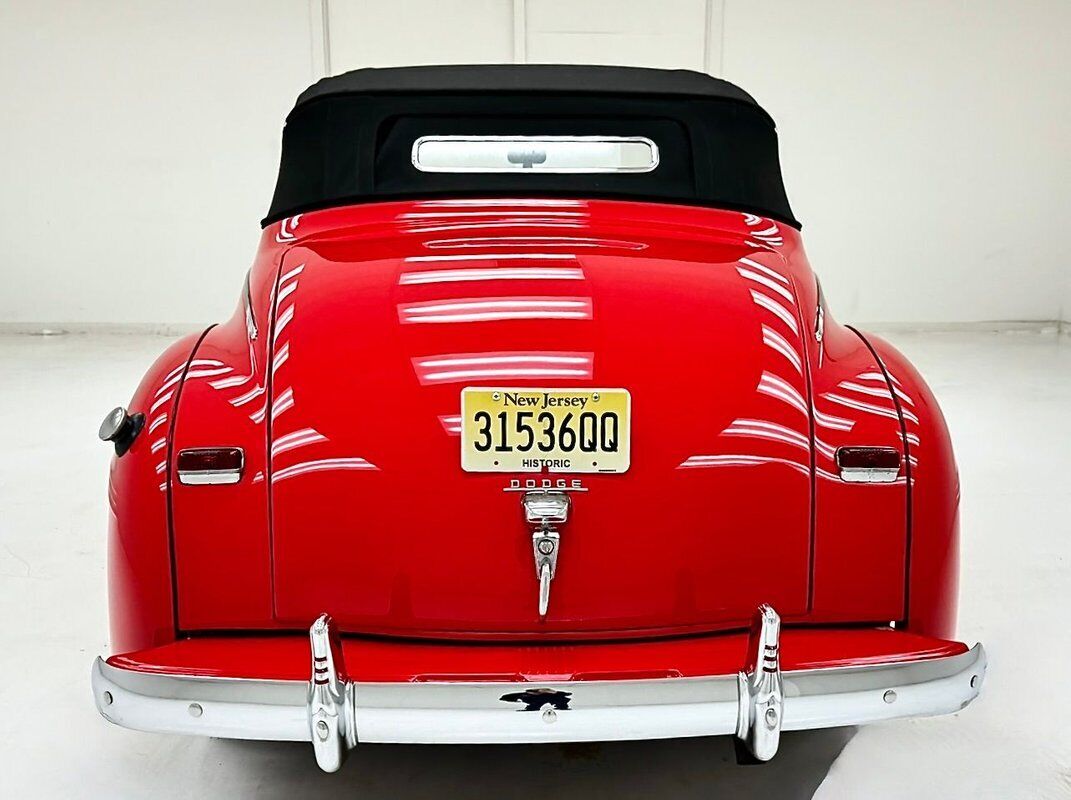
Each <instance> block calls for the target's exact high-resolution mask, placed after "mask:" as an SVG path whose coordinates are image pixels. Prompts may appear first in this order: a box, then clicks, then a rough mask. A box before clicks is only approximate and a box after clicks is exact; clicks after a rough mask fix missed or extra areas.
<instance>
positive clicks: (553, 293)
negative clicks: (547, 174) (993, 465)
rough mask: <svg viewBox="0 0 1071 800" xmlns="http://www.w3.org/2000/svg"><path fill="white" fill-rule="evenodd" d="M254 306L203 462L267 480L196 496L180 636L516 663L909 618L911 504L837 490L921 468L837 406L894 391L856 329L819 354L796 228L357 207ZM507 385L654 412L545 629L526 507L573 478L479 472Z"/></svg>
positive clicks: (569, 541)
mask: <svg viewBox="0 0 1071 800" xmlns="http://www.w3.org/2000/svg"><path fill="white" fill-rule="evenodd" d="M251 287H252V288H251V296H252V300H253V310H254V312H255V317H256V319H257V320H258V323H259V333H258V336H257V337H256V338H255V339H250V338H249V332H248V330H247V326H246V324H245V320H244V314H243V313H242V312H243V309H241V308H240V309H239V313H237V314H236V315H235V318H234V319H232V320H231V321H230V322H228V323H226V324H225V325H221V326H219V327H218V328H216V329H213V331H211V332H210V333H209V335H208V336H207V337H206V338H205V341H204V343H203V344H202V352H200V353H199V354H198V355H199V357H201V358H202V359H203V360H205V361H206V362H208V361H212V362H213V365H212V367H213V369H220V370H223V372H221V373H218V374H216V375H212V376H208V377H206V378H205V379H203V380H195V381H191V382H190V384H189V385H188V386H187V387H186V389H185V391H184V394H183V400H182V403H183V409H182V420H183V422H182V423H181V424H180V425H179V428H178V431H177V433H176V442H177V443H178V444H179V446H180V447H199V446H213V445H228V446H242V447H243V448H245V449H246V451H247V455H248V459H247V472H246V476H245V478H244V479H243V481H242V482H241V483H240V484H238V485H235V486H211V487H198V486H182V485H180V484H179V483H178V481H177V480H174V479H173V480H172V483H173V488H174V508H173V513H174V519H175V530H174V534H175V552H176V562H177V570H178V575H179V586H178V592H177V595H178V596H177V607H178V609H179V626H180V628H181V629H183V630H191V631H192V630H225V629H243V628H244V629H254V628H282V629H299V628H303V627H305V626H307V624H308V621H309V620H310V619H312V618H314V617H315V616H316V615H317V614H318V613H320V612H321V611H323V610H324V609H330V611H331V613H332V614H333V616H334V617H335V619H336V621H337V622H338V624H339V625H340V627H341V629H342V630H343V631H347V632H352V633H378V634H401V635H407V636H421V637H442V638H472V637H476V638H503V639H510V638H514V639H517V638H520V639H530V638H532V637H536V638H621V637H635V636H651V635H661V634H679V633H689V632H702V631H715V630H724V629H731V628H739V627H743V626H744V625H746V621H747V618H748V617H749V615H750V613H751V610H752V609H753V608H754V607H755V606H756V605H757V604H759V603H762V602H769V603H771V604H774V605H775V606H776V607H777V608H778V609H779V611H780V612H781V613H782V614H783V615H784V617H785V618H786V619H787V620H791V621H809V620H814V621H827V622H828V621H856V622H882V621H888V620H896V619H901V618H902V617H903V614H904V557H905V556H904V551H905V548H906V512H907V503H906V498H905V490H906V487H905V484H906V481H905V480H903V479H901V480H900V481H899V482H898V483H897V484H896V485H890V486H866V485H849V484H843V483H842V482H840V481H839V480H838V479H837V476H836V475H835V467H834V466H833V463H832V453H833V451H834V450H835V448H836V447H837V446H840V445H841V444H852V443H871V444H892V445H898V444H899V442H900V432H899V423H898V420H897V419H896V417H895V411H894V412H893V413H892V416H888V415H883V414H880V413H872V412H870V411H868V410H867V409H866V407H860V406H859V405H858V404H855V403H849V404H848V405H843V404H841V405H837V404H836V403H832V404H831V402H830V401H829V400H828V399H826V398H824V397H822V396H821V395H822V394H824V393H827V392H828V391H832V390H834V389H835V390H836V391H837V392H839V393H840V394H841V395H844V394H845V393H847V394H848V395H851V394H852V392H853V391H856V393H857V394H858V389H859V382H858V381H855V384H854V387H855V388H853V383H852V379H854V378H856V377H857V376H858V375H860V374H863V375H866V374H867V373H868V372H869V373H871V377H873V373H874V372H875V371H876V370H877V369H878V366H877V364H876V362H875V360H874V358H873V357H872V356H871V355H870V352H869V350H867V349H866V347H865V346H864V345H863V343H862V342H861V340H860V339H859V338H858V337H857V336H856V334H855V333H854V332H852V331H849V330H847V329H845V328H841V327H840V326H836V325H835V323H833V322H832V320H828V321H827V327H828V334H827V338H826V349H825V350H822V349H820V348H819V347H818V343H817V342H816V341H815V339H814V317H813V315H814V311H813V309H814V307H815V305H814V304H815V303H816V293H815V288H814V277H813V274H812V273H811V271H810V268H809V265H808V264H807V262H806V258H805V256H804V255H803V252H802V249H801V247H800V244H799V240H798V234H797V233H796V232H795V231H794V230H793V229H791V228H788V227H787V226H784V225H778V224H776V223H774V222H772V221H770V220H767V219H762V218H759V217H755V216H752V215H745V214H739V213H736V212H725V211H716V210H710V209H697V208H687V207H674V206H664V205H662V206H659V205H645V204H639V203H622V202H600V201H591V202H586V201H551V200H531V201H525V200H495V201H457V202H449V201H436V202H412V203H395V204H379V205H370V206H358V207H351V208H342V209H333V210H328V211H323V212H318V213H316V214H307V215H303V216H302V217H300V218H289V219H287V220H284V221H283V222H282V223H279V224H278V225H273V226H270V227H269V228H268V229H267V230H266V231H265V237H264V239H263V241H262V247H261V251H260V254H259V256H258V259H257V262H256V264H255V265H254V269H253V272H252V276H251ZM214 362H219V363H218V364H215V363H214ZM246 378H248V380H246ZM812 381H814V382H816V383H815V385H817V386H819V387H820V388H819V397H817V398H814V397H812V392H811V388H810V387H811V382H812ZM844 381H848V388H844V386H841V387H840V388H839V389H838V388H837V385H838V384H841V383H843V382H844ZM865 383H866V381H865V379H864V381H863V384H864V385H863V386H862V388H863V390H866V391H880V389H881V387H880V384H877V383H874V382H873V381H871V383H872V384H873V386H872V387H871V389H869V390H868V389H867V387H866V385H865ZM503 385H510V386H519V387H541V388H566V389H569V388H585V387H600V386H601V387H616V388H625V389H628V390H629V391H630V393H631V395H632V463H631V466H630V468H629V470H628V471H627V472H625V473H623V474H619V475H598V474H595V475H588V476H583V478H582V485H583V487H584V488H585V489H587V491H586V492H584V493H581V494H577V495H575V496H574V509H573V516H572V518H571V520H570V521H569V523H568V524H567V525H566V526H565V528H564V529H563V532H562V546H561V560H560V564H559V573H558V575H557V577H556V578H555V582H554V594H553V602H552V603H551V607H550V611H549V613H548V615H547V616H546V617H545V618H544V619H540V617H539V615H538V613H537V605H536V586H537V583H536V580H535V576H534V569H533V561H532V552H531V541H530V528H529V527H528V526H527V525H526V524H525V522H524V520H523V516H522V514H521V511H520V508H519V500H518V497H517V495H516V494H515V493H509V492H504V491H503V489H504V488H506V487H507V486H508V485H509V483H510V481H511V480H512V479H525V478H532V477H543V478H548V479H557V478H562V477H565V478H572V477H575V476H570V475H568V474H565V475H562V474H547V475H543V476H533V475H531V474H528V475H524V474H521V475H517V474H509V473H503V474H495V473H485V474H474V473H465V472H464V471H462V469H461V464H460V440H459V438H458V427H459V414H460V394H461V390H462V389H463V388H464V387H466V386H503ZM866 399H867V400H868V401H875V398H874V397H872V396H867V397H866ZM815 409H817V410H818V412H819V413H818V415H817V418H816V416H815ZM816 420H817V421H816ZM830 420H832V422H830ZM816 424H817V427H818V432H819V434H820V435H819V440H820V444H819V445H818V447H817V448H816V447H815V445H814V441H815V440H814V433H813V432H814V431H815V429H816ZM830 424H832V425H833V427H832V428H829V425H830ZM823 426H825V429H823ZM864 519H865V520H866V522H865V526H861V524H860V523H861V520H864ZM815 576H822V580H821V582H819V581H817V580H815Z"/></svg>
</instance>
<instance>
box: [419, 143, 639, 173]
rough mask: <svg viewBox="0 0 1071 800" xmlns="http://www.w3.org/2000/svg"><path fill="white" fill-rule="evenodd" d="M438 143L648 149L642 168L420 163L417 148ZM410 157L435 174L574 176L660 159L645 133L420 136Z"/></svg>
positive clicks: (624, 170) (634, 170)
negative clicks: (635, 146)
mask: <svg viewBox="0 0 1071 800" xmlns="http://www.w3.org/2000/svg"><path fill="white" fill-rule="evenodd" d="M433 142H435V143H438V142H472V143H476V144H489V143H500V142H517V143H518V145H519V146H525V145H527V146H533V145H536V144H537V143H551V144H560V143H589V142H596V143H602V144H644V145H647V147H649V148H650V153H651V157H650V162H649V163H648V164H646V165H644V166H641V167H625V166H617V167H614V166H602V167H554V168H545V169H544V168H538V169H534V168H533V169H525V168H524V167H523V166H521V167H517V166H509V167H489V166H487V167H485V166H475V167H466V166H452V167H443V166H430V165H428V164H424V163H421V160H420V149H421V147H422V146H423V145H425V144H427V143H433ZM410 160H411V162H412V164H413V167H414V168H415V169H416V170H417V171H419V172H437V173H469V174H473V173H475V174H495V173H510V174H518V175H524V174H532V175H563V174H569V175H577V174H602V173H607V174H614V173H632V174H641V173H646V172H653V171H654V170H655V169H657V168H658V164H659V161H660V154H659V150H658V145H657V144H655V142H654V141H653V140H652V139H649V138H648V137H646V136H476V135H471V136H446V135H429V136H421V137H419V138H418V139H416V141H414V142H413V148H412V151H411V152H410Z"/></svg>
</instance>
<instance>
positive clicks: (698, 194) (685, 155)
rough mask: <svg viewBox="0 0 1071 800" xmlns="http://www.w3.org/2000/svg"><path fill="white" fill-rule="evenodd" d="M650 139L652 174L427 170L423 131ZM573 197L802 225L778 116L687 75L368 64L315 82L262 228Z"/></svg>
mask: <svg viewBox="0 0 1071 800" xmlns="http://www.w3.org/2000/svg"><path fill="white" fill-rule="evenodd" d="M433 135H443V136H469V135H471V136H513V135H518V136H533V137H539V136H642V137H646V138H649V139H651V140H652V141H654V142H655V143H656V144H657V146H658V148H659V153H660V160H659V164H658V167H657V168H656V169H655V170H653V171H651V172H646V173H631V174H630V173H612V174H607V173H594V174H553V173H549V172H547V173H541V174H533V173H526V174H518V173H516V172H507V173H487V174H485V173H444V172H438V173H429V172H421V171H419V170H417V169H416V168H415V167H414V166H413V163H412V159H411V150H412V146H413V143H414V141H416V139H418V138H420V137H421V136H433ZM479 196H483V197H490V196H498V197H509V196H513V197H539V196H546V197H577V198H591V199H595V198H610V199H620V200H643V201H649V202H664V203H679V204H684V205H697V206H711V207H716V208H728V209H736V210H740V211H749V212H754V213H757V214H762V215H764V216H769V217H772V218H774V219H778V220H781V221H783V222H786V223H788V224H790V225H794V226H796V227H798V226H799V223H798V222H797V221H796V219H795V217H793V215H792V209H791V208H790V207H789V203H788V197H787V196H786V194H785V189H784V184H783V183H782V180H781V167H780V163H779V160H778V153H777V133H776V130H775V127H774V122H773V120H772V119H771V118H770V116H769V115H768V114H767V113H766V112H765V111H764V110H763V109H762V108H761V107H759V105H758V104H757V103H756V102H755V100H754V98H752V97H751V95H749V94H748V93H747V92H745V91H744V90H743V89H740V88H739V87H737V86H734V85H733V84H731V83H728V82H727V81H723V80H718V79H717V78H712V77H710V76H709V75H704V74H701V73H698V72H691V71H688V70H659V69H641V68H636V67H601V66H566V65H539V64H513V65H485V66H436V67H399V68H392V69H359V70H354V71H353V72H347V73H345V74H343V75H337V76H334V77H330V78H324V79H323V80H321V81H319V82H317V83H316V84H314V85H313V86H311V87H310V88H308V89H306V90H305V91H304V92H303V93H302V94H301V96H300V97H299V98H298V101H297V104H296V105H295V107H294V109H293V110H292V111H291V112H290V114H289V116H288V117H287V122H286V127H285V129H284V131H283V149H282V159H281V162H280V166H279V177H278V181H277V183H276V186H275V196H274V198H273V199H272V204H271V208H270V209H269V211H268V214H267V216H266V217H265V219H264V220H263V223H262V224H264V225H267V224H268V223H271V222H275V221H278V220H280V219H282V218H283V217H287V216H292V215H294V214H297V213H301V212H303V211H312V210H315V209H319V208H327V207H331V206H339V205H348V204H354V203H364V202H378V201H387V200H401V199H417V198H432V197H479Z"/></svg>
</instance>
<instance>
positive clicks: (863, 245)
mask: <svg viewBox="0 0 1071 800" xmlns="http://www.w3.org/2000/svg"><path fill="white" fill-rule="evenodd" d="M1069 26H1071V3H1067V2H1066V0H1033V1H1032V2H1015V1H1014V0H977V1H976V2H972V3H959V2H952V0H944V1H943V2H933V1H932V0H931V2H923V0H912V1H911V2H899V3H888V2H884V1H883V0H851V1H849V0H841V1H840V2H834V0H808V2H806V3H800V2H794V0H765V2H756V1H755V0H660V2H652V1H651V0H389V2H388V0H383V1H382V2H379V1H377V0H270V1H269V2H265V1H264V0H261V2H256V0H227V1H226V2H208V1H207V0H202V2H194V3H189V2H187V3H174V2H166V1H165V0H141V2H137V1H136V0H124V1H123V2H119V1H117V0H110V1H109V2H101V3H84V2H81V3H80V2H59V1H58V0H51V2H39V3H29V2H27V3H19V4H17V5H16V4H14V3H11V2H9V3H6V4H3V5H2V6H0V75H2V77H3V82H2V83H0V102H2V103H3V107H4V108H5V109H8V110H9V113H8V118H7V120H6V123H7V124H5V125H3V126H0V141H2V143H3V145H4V146H3V147H2V148H0V170H2V186H3V189H2V192H0V235H2V236H3V238H4V240H5V242H6V243H7V245H8V248H7V253H6V256H7V257H6V259H5V262H6V265H7V266H6V267H5V268H4V277H5V280H4V285H5V287H6V288H7V290H8V291H6V292H4V293H0V322H8V323H38V322H40V323H55V322H62V323H70V324H73V325H74V326H77V325H78V324H80V323H89V322H104V323H108V322H114V323H156V324H159V323H176V324H184V323H195V322H203V321H209V320H213V319H218V318H221V317H223V316H225V315H226V314H227V313H229V311H230V310H231V308H232V307H233V304H234V302H235V299H236V297H237V295H238V290H239V288H240V284H241V278H242V275H243V273H244V271H245V269H246V268H247V266H248V264H249V262H250V259H251V257H252V251H253V247H254V245H255V242H256V238H257V234H258V226H257V222H256V221H257V220H258V219H259V218H260V216H261V215H262V214H263V211H264V209H265V208H266V206H267V203H268V200H269V198H270V195H271V190H272V187H273V185H274V179H275V168H276V164H277V160H278V147H279V137H280V131H281V126H282V121H283V118H284V117H285V115H286V112H287V111H288V110H289V108H290V105H291V103H292V101H293V99H294V97H295V96H296V95H297V93H298V92H299V91H300V90H301V89H302V88H303V87H304V86H305V85H306V84H308V83H309V82H311V81H312V80H313V79H315V78H316V77H318V75H319V74H320V73H321V71H322V70H324V69H325V68H327V69H330V71H332V72H341V71H344V70H346V69H350V68H354V67H358V66H389V65H399V64H409V63H451V62H453V63H459V62H469V63H477V62H503V61H517V62H523V61H529V62H555V61H558V62H564V61H572V62H593V63H623V64H639V65H650V66H661V67H686V68H691V69H706V70H707V71H709V72H711V73H713V74H719V75H722V76H724V77H726V78H728V79H730V80H733V81H735V82H737V83H739V84H741V85H742V86H743V87H744V88H746V89H747V90H748V91H750V92H752V93H753V94H754V95H755V96H756V97H757V98H758V99H759V101H760V102H761V103H762V104H763V105H764V106H765V107H766V108H767V109H768V110H769V111H770V112H771V113H772V114H773V115H774V117H775V118H776V119H777V121H778V124H779V129H780V133H781V147H782V154H783V168H784V172H785V177H786V182H787V184H788V189H789V194H790V197H791V199H792V201H793V206H794V208H795V210H796V213H797V215H798V216H799V217H800V218H801V219H802V220H803V221H804V223H805V240H806V243H807V247H808V251H809V253H810V255H811V259H812V262H813V263H814V265H815V267H816V269H817V270H818V272H819V273H820V274H821V276H822V278H823V282H824V284H825V286H826V289H827V291H828V293H829V295H830V298H831V301H832V302H833V304H834V307H835V311H836V313H837V316H838V317H839V318H840V319H842V320H845V321H849V320H854V321H860V322H924V323H934V322H936V323H941V322H959V321H963V322H970V321H986V320H1050V319H1055V318H1058V317H1059V316H1060V314H1061V311H1062V313H1063V314H1064V318H1065V319H1066V318H1068V315H1071V278H1069V277H1068V274H1069V270H1068V268H1067V267H1068V262H1069V255H1071V254H1069V252H1068V247H1067V244H1066V241H1065V238H1064V237H1063V236H1062V227H1063V225H1064V224H1065V223H1064V219H1063V217H1064V215H1065V214H1066V213H1067V211H1068V210H1069V209H1071V174H1069V170H1071V157H1069V153H1068V142H1069V141H1071V123H1069V98H1071V77H1069V76H1071V59H1069V58H1068V56H1067V54H1066V51H1067V48H1066V47H1062V45H1064V40H1065V39H1066V38H1067V33H1068V30H1069Z"/></svg>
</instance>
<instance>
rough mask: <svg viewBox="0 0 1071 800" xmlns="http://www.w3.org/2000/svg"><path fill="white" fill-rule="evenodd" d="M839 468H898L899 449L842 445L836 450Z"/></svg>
mask: <svg viewBox="0 0 1071 800" xmlns="http://www.w3.org/2000/svg"><path fill="white" fill-rule="evenodd" d="M837 466H838V467H840V468H841V469H899V468H900V451H899V450H897V449H896V448H894V447H842V448H840V449H839V450H838V451H837Z"/></svg>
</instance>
